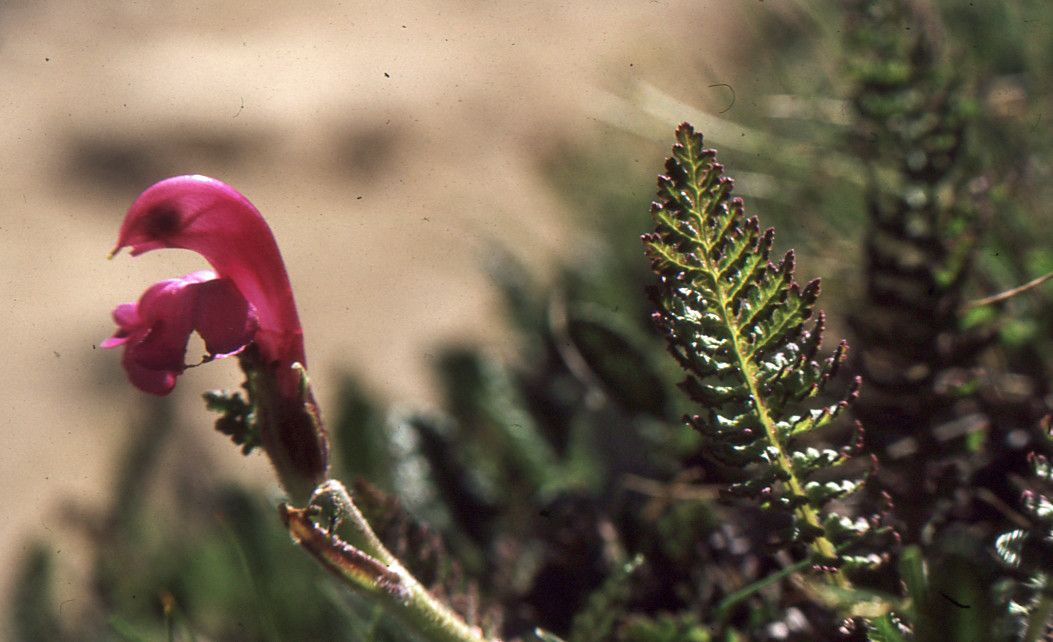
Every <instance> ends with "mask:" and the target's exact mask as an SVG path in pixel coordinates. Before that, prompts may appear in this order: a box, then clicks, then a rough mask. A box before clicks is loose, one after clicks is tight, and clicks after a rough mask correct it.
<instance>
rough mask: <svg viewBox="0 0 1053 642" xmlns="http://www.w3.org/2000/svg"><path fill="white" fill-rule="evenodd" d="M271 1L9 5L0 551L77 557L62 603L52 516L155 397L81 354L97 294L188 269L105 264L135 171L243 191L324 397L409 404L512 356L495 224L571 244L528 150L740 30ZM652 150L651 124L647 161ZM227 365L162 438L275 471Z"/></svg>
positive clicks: (98, 504)
mask: <svg viewBox="0 0 1053 642" xmlns="http://www.w3.org/2000/svg"><path fill="white" fill-rule="evenodd" d="M263 6H265V5H264V4H262V3H228V2H219V1H216V0H206V1H203V2H190V3H165V2H151V1H143V2H134V1H131V0H127V1H123V2H116V1H108V2H78V1H69V0H66V1H57V0H56V1H38V2H29V1H25V2H18V1H8V2H5V3H2V4H0V116H2V117H0V144H2V146H3V150H4V153H3V154H2V155H0V248H2V251H0V261H2V265H3V269H2V272H0V274H2V280H0V288H2V294H3V297H4V301H5V304H6V305H5V315H4V325H5V327H6V336H7V337H8V341H7V346H6V350H5V356H6V363H5V367H4V368H3V369H2V370H0V378H2V383H0V417H2V419H0V421H2V422H3V426H2V428H0V487H2V488H3V489H4V491H5V500H4V502H3V506H4V510H5V512H6V514H5V519H3V520H2V521H0V568H5V569H10V568H12V567H13V565H14V563H15V562H16V560H17V558H18V555H19V553H20V552H21V551H23V550H25V548H26V546H27V543H28V542H29V541H30V540H31V539H34V538H47V539H48V540H49V541H51V542H53V543H54V546H55V548H56V550H59V551H61V550H65V551H66V553H65V555H63V554H62V553H60V554H59V559H60V561H64V564H63V566H64V568H65V570H64V575H63V577H64V578H66V579H65V580H64V582H63V583H62V584H61V585H60V586H59V595H58V598H59V599H60V600H63V601H66V600H70V601H74V602H71V603H70V607H71V608H76V604H75V600H76V599H77V596H78V594H79V591H80V589H79V584H78V582H79V580H81V579H83V577H82V574H83V572H84V571H83V569H81V568H80V567H81V566H82V564H81V565H79V564H78V561H77V560H78V557H77V555H76V551H77V550H78V542H82V541H83V540H82V539H79V538H78V536H77V534H76V533H74V532H71V531H72V530H73V526H72V520H70V519H68V515H69V514H70V511H72V510H74V509H77V510H87V511H89V512H90V511H92V510H99V509H101V508H103V507H104V506H105V505H106V501H107V498H108V492H109V487H110V484H111V482H112V477H113V474H114V473H113V465H114V462H115V461H116V456H117V455H118V454H119V453H120V450H121V446H122V444H123V443H124V442H125V440H126V438H127V435H128V431H129V430H130V429H131V428H130V426H131V425H133V423H134V422H135V421H136V420H137V419H140V418H142V417H143V416H145V415H146V412H145V410H146V406H145V404H147V403H150V400H149V399H147V398H146V397H145V395H142V394H141V393H139V392H137V391H136V390H134V389H133V388H132V387H131V386H130V385H127V384H126V382H125V380H124V376H123V372H122V371H121V370H120V367H119V354H117V353H116V352H112V353H111V352H103V351H101V350H98V349H96V346H97V344H98V342H99V341H100V340H101V339H103V338H104V337H106V336H108V334H109V333H110V332H111V330H112V324H111V322H110V319H109V312H110V310H111V309H112V308H113V307H114V305H116V304H117V303H119V302H122V301H130V300H134V299H135V298H137V297H138V295H139V294H140V293H141V292H142V290H143V289H145V288H146V287H147V286H148V285H149V284H151V283H153V282H154V281H156V280H159V279H161V278H165V277H169V276H174V275H181V274H185V273H187V272H189V271H192V270H194V269H199V268H201V267H203V264H202V261H201V260H200V259H199V257H197V256H194V255H191V254H189V253H180V252H157V253H152V254H148V255H146V256H143V257H140V258H137V259H134V260H133V259H130V258H129V257H128V256H127V255H122V256H118V257H117V258H115V259H114V260H113V261H107V260H106V253H107V252H108V251H109V249H110V248H111V247H112V245H113V241H114V239H115V235H116V231H117V227H118V225H119V223H120V220H121V217H122V215H123V212H124V209H125V208H126V207H127V206H128V204H130V203H131V201H132V200H133V199H134V197H135V196H136V194H137V193H138V192H139V191H141V190H142V189H144V188H145V187H147V186H148V185H149V184H150V183H152V182H153V181H155V180H158V179H160V178H164V177H166V176H170V175H174V174H182V173H203V174H209V175H212V176H215V177H217V178H220V179H222V180H225V181H227V182H229V183H230V184H232V185H234V186H236V187H237V188H238V189H239V190H241V191H242V192H244V193H245V194H246V195H247V196H248V197H249V198H250V199H251V200H252V201H253V202H254V203H255V204H256V205H257V206H258V207H259V209H260V210H261V211H262V212H263V213H264V215H265V216H267V217H268V220H269V221H270V223H271V225H272V226H273V228H274V231H275V235H276V236H277V238H278V240H279V243H280V244H281V246H282V250H283V252H284V255H285V260H286V264H287V266H288V269H289V272H290V274H291V275H292V280H293V282H294V289H295V291H296V294H297V297H298V301H299V305H300V308H301V315H302V319H303V323H304V327H305V333H306V337H307V350H308V354H309V356H310V360H311V363H310V367H311V373H312V379H313V382H314V385H315V387H316V390H317V392H318V394H319V396H320V399H321V401H322V403H323V408H325V407H332V406H333V403H332V397H333V394H334V393H335V389H336V387H337V383H338V382H339V376H340V373H342V372H352V373H355V374H356V375H358V376H360V377H361V378H362V379H363V380H364V381H365V382H366V383H367V384H368V385H369V386H371V387H372V388H373V389H374V390H375V391H376V392H377V393H379V394H381V395H383V396H384V397H385V398H387V399H389V400H392V401H397V402H398V403H399V404H403V405H406V406H410V407H412V406H422V405H426V404H428V403H429V401H430V400H431V393H430V391H429V387H428V384H429V382H428V377H427V363H428V360H429V358H430V353H429V350H430V349H433V348H434V346H436V345H437V344H439V343H442V342H444V341H448V340H454V339H461V340H464V339H469V338H471V339H475V340H480V341H484V342H486V343H487V344H488V345H491V346H493V348H494V349H495V350H497V351H501V350H503V348H502V342H501V339H502V331H501V329H500V324H498V323H495V320H496V319H497V316H496V314H495V311H494V304H495V299H494V295H493V293H492V291H491V289H490V288H489V286H488V283H487V278H486V276H485V274H484V271H483V270H482V269H481V266H482V265H483V264H484V263H485V261H486V259H487V257H488V256H490V255H492V254H493V253H494V244H495V243H498V242H499V243H502V244H504V245H505V246H506V247H508V248H509V249H511V250H512V251H513V252H514V253H515V254H517V255H519V256H520V257H522V258H523V259H525V260H526V261H527V262H528V263H529V264H531V265H533V266H534V267H535V268H536V269H538V270H541V271H543V270H544V266H546V265H551V263H552V261H553V260H554V259H555V258H557V257H560V256H564V257H568V256H569V255H570V253H569V252H568V251H567V250H565V249H563V248H565V247H566V241H567V239H570V238H574V234H575V232H574V221H573V214H572V213H571V212H570V211H569V210H568V206H567V204H566V203H565V202H563V201H562V200H561V199H560V198H559V197H558V196H557V195H556V194H555V193H554V192H553V190H552V188H551V187H550V186H549V185H548V183H547V182H546V180H545V177H544V176H542V174H541V173H540V171H539V166H540V164H541V161H542V160H543V159H545V158H547V157H549V156H550V155H551V154H553V153H556V151H557V150H558V149H561V148H562V147H561V146H563V145H565V144H566V143H567V141H570V142H571V143H573V142H583V141H586V140H589V139H590V137H592V136H594V135H595V133H596V132H597V131H603V127H604V125H603V124H602V123H598V122H597V118H596V117H595V113H596V110H595V105H596V104H597V103H598V102H601V101H602V100H605V99H606V98H605V97H606V96H609V95H610V94H611V92H613V93H617V92H620V91H623V90H625V88H627V87H630V86H632V83H634V82H636V81H647V82H651V83H656V84H660V85H662V84H663V83H664V86H665V87H666V88H667V89H668V90H670V91H671V92H673V93H680V94H681V95H686V96H696V95H698V93H699V92H698V91H696V90H694V89H692V90H689V91H684V92H678V88H677V84H676V81H675V80H674V79H675V78H676V74H677V69H678V67H679V66H681V65H683V67H684V69H685V70H686V72H687V73H689V74H691V73H696V72H697V71H698V69H699V68H700V67H701V66H704V67H705V68H707V69H713V68H714V67H719V66H720V60H721V55H722V54H721V52H722V51H730V50H733V49H734V46H735V35H734V30H731V31H729V27H728V25H729V24H730V25H731V26H732V27H734V26H735V25H734V23H735V20H736V18H734V16H733V15H732V13H733V12H730V11H729V10H728V9H727V6H728V5H727V3H725V2H724V1H723V0H715V1H712V2H705V1H699V0H693V1H677V2H611V3H608V2H586V3H573V2H571V3H557V2H469V1H465V0H461V1H459V2H430V3H429V2H412V3H410V2H385V3H368V2H360V3H351V2H344V3H340V2H324V1H323V2H315V3H309V4H303V3H288V4H285V5H282V4H275V3H267V4H266V7H267V9H266V11H261V10H259V9H258V7H263ZM308 6H309V7H310V9H309V10H308V9H307V8H306V7H308ZM762 6H763V5H762ZM703 61H704V62H703ZM700 78H701V76H700ZM681 82H682V81H681ZM700 82H702V81H700ZM721 99H722V98H721ZM742 99H743V96H742V95H741V93H740V96H739V100H742ZM667 125H668V127H667V129H668V131H671V126H672V123H664V124H662V126H663V127H666V126H667ZM667 146H668V142H667V141H666V140H664V139H659V140H645V139H642V138H641V139H640V147H641V150H642V152H641V153H642V154H646V158H652V157H653V158H658V157H660V156H661V155H662V154H664V153H665V150H666V148H667ZM645 187H646V188H648V189H649V188H650V185H647V186H645ZM641 215H642V216H643V215H645V214H644V213H643V212H641ZM193 354H194V353H191V355H193ZM188 358H192V357H188ZM238 377H239V373H238V372H237V370H236V365H235V364H233V363H221V364H212V365H210V366H209V367H206V368H200V369H193V370H190V371H188V373H187V374H186V375H185V376H183V377H182V378H181V380H180V383H179V386H178V387H177V389H176V392H175V393H174V400H175V402H176V404H177V407H178V408H179V409H180V413H179V423H180V427H179V430H178V435H176V436H175V437H174V438H173V441H172V442H171V447H172V449H173V450H175V451H179V452H182V453H188V452H189V453H201V454H202V456H201V462H203V463H200V464H199V465H200V467H201V475H202V476H211V477H214V478H216V479H217V480H221V479H227V478H231V477H237V478H241V479H246V478H252V479H257V480H259V481H260V483H261V484H270V483H271V482H270V475H269V471H268V468H267V464H266V462H265V460H264V459H263V458H262V457H259V456H254V457H250V458H242V457H240V456H239V455H238V454H237V452H236V449H234V448H231V447H229V445H228V444H227V443H225V440H224V438H222V437H221V436H219V435H216V434H215V433H214V432H213V431H212V429H211V418H210V417H209V416H208V414H207V413H206V412H205V411H204V409H203V407H202V404H201V403H200V401H199V396H200V394H201V392H203V391H204V390H206V389H208V388H213V387H234V386H236V385H237V384H238V383H239V382H240V379H239V378H238ZM204 462H208V463H204ZM144 492H145V491H144ZM81 548H82V547H81ZM78 569H80V570H79V571H78ZM0 590H2V592H3V594H2V595H0V597H4V596H6V595H7V591H9V590H10V587H9V586H7V582H6V581H5V583H4V587H3V589H0Z"/></svg>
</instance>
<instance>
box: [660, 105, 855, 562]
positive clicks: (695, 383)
mask: <svg viewBox="0 0 1053 642" xmlns="http://www.w3.org/2000/svg"><path fill="white" fill-rule="evenodd" d="M676 139H677V143H676V145H675V146H674V147H673V155H672V157H670V159H669V160H668V161H667V162H666V167H665V171H666V173H665V175H663V176H661V177H659V180H658V201H656V202H655V203H654V204H653V206H652V208H651V213H652V216H653V217H654V220H655V223H656V225H657V230H656V232H655V233H654V234H649V235H646V236H645V237H644V243H645V245H646V247H647V253H648V256H649V257H650V258H651V262H652V266H653V269H654V271H655V273H656V274H657V275H658V279H659V284H658V286H657V288H655V289H654V290H653V293H652V296H653V298H654V301H655V303H656V305H657V307H658V312H657V313H656V315H655V319H656V322H657V323H658V325H659V327H660V329H661V330H662V331H663V332H664V333H665V335H666V338H667V340H668V342H669V348H670V352H671V353H672V354H673V356H674V357H675V358H676V360H677V362H679V363H680V365H681V366H682V367H683V368H684V369H685V370H686V371H687V373H688V378H687V380H686V381H685V382H684V383H683V384H682V387H683V389H684V390H685V391H686V392H687V393H688V394H689V395H690V396H691V397H692V398H693V399H694V400H695V401H696V402H698V403H699V404H700V405H702V406H703V407H704V408H706V412H705V414H704V415H695V416H692V417H689V419H688V421H689V423H690V424H691V425H692V426H693V427H694V428H695V429H696V430H698V431H699V432H700V433H701V434H702V436H703V437H704V439H705V443H706V452H707V454H709V455H710V456H712V457H714V458H716V459H718V460H719V461H721V462H722V463H724V464H726V465H729V466H737V467H745V466H752V467H753V470H752V471H751V472H750V477H749V479H748V480H746V481H742V482H738V483H735V484H734V485H732V487H731V489H730V491H731V492H732V493H734V494H739V495H744V496H749V497H755V498H758V499H760V501H761V502H762V505H763V506H764V507H766V508H771V509H775V510H781V511H785V512H787V513H789V514H791V515H792V519H793V523H792V526H791V528H790V529H789V530H788V533H787V535H788V539H789V540H790V541H796V542H804V543H808V544H810V545H811V548H812V550H813V552H814V553H815V555H816V556H817V558H818V561H819V563H824V564H835V563H837V562H838V561H839V559H838V555H837V552H836V550H835V548H834V546H835V544H836V542H834V541H831V538H832V537H833V536H834V535H839V536H840V535H844V536H853V535H854V534H855V533H852V532H851V531H852V530H853V529H851V528H845V529H837V528H836V526H838V525H841V524H844V523H845V522H843V521H842V520H841V518H840V517H839V516H837V515H836V514H833V513H829V514H828V513H825V512H824V506H825V505H826V504H827V502H829V501H831V500H834V499H840V498H843V497H845V496H847V495H849V494H851V493H852V492H854V491H855V490H856V489H857V488H858V487H859V482H857V481H854V480H850V479H840V480H831V479H824V480H818V479H815V478H814V475H815V474H816V473H817V472H819V471H825V470H826V469H830V468H832V467H834V466H837V465H840V464H841V463H843V462H844V461H845V460H846V459H847V458H848V456H849V455H850V451H849V450H830V449H818V448H814V447H797V446H795V441H796V440H798V439H799V438H800V437H801V436H803V435H806V434H808V433H811V432H812V431H815V430H817V429H819V428H822V427H823V426H826V425H827V424H829V423H830V422H831V421H832V420H833V419H834V418H835V417H836V416H837V415H839V414H840V413H841V412H842V411H843V410H844V409H845V408H846V407H847V405H848V403H849V402H850V401H851V400H852V399H854V398H855V396H856V394H857V388H858V381H857V382H855V383H853V385H852V386H850V388H849V390H848V392H847V394H846V395H845V396H844V397H843V398H842V399H841V400H840V401H837V402H836V403H833V404H829V405H821V406H819V407H815V408H808V407H804V408H802V407H801V406H800V405H799V404H800V403H801V402H802V401H804V400H807V399H809V398H812V397H815V396H816V395H817V394H818V393H819V392H820V391H821V390H822V389H823V387H824V386H825V385H826V383H827V381H828V380H829V379H830V378H831V377H832V376H833V375H834V374H835V372H836V370H837V367H838V365H839V364H840V363H841V361H842V359H843V358H844V353H845V349H846V344H845V343H844V342H842V343H841V344H840V345H839V346H838V347H837V349H836V350H835V352H834V355H833V356H832V357H830V358H828V359H826V360H823V361H821V362H820V361H819V360H817V352H818V349H819V345H820V342H821V340H822V331H823V326H824V319H823V316H822V314H820V315H818V317H817V319H816V320H815V322H814V323H813V324H812V326H811V329H810V330H809V329H805V323H806V322H807V321H808V320H809V319H810V318H811V317H812V310H813V307H814V305H815V302H816V299H817V298H818V295H819V282H818V280H815V281H812V282H810V283H809V284H808V285H806V286H804V287H803V288H802V287H800V286H799V285H798V284H797V283H796V282H794V280H793V268H794V255H793V252H792V251H791V252H787V254H786V255H785V257H784V258H783V259H782V260H781V261H780V262H779V263H778V264H777V265H775V264H772V263H771V262H769V260H768V258H769V253H770V251H771V247H772V242H773V240H774V231H773V230H771V229H769V230H767V231H765V232H761V228H760V224H759V223H758V221H757V219H756V218H749V219H747V218H745V215H744V214H743V204H742V200H741V199H738V198H732V197H731V195H730V192H731V187H732V181H731V180H730V179H729V178H727V177H725V176H724V175H723V170H724V168H723V166H722V165H720V164H719V163H717V162H716V160H715V156H716V154H715V152H714V151H713V150H708V149H705V148H704V147H703V145H702V136H701V135H700V134H697V133H695V131H694V129H693V128H692V127H691V126H690V125H688V124H686V123H685V124H683V125H681V126H680V127H679V129H677V133H676ZM832 527H833V528H832ZM861 530H866V527H865V526H864V527H863V528H862V529H861Z"/></svg>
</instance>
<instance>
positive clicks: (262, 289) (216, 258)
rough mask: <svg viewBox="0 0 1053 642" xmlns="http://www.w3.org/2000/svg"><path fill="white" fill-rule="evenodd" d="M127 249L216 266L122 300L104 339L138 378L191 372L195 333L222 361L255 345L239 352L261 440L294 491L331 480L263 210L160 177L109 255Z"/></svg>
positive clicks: (150, 380)
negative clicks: (187, 256)
mask: <svg viewBox="0 0 1053 642" xmlns="http://www.w3.org/2000/svg"><path fill="white" fill-rule="evenodd" d="M124 247H130V248H131V251H132V256H137V255H139V254H142V253H143V252H148V251H150V250H156V249H160V248H182V249H187V250H192V251H194V252H197V253H198V254H200V255H202V256H203V257H205V259H206V260H207V261H208V262H209V263H210V264H211V265H212V268H213V269H214V272H209V271H202V272H194V273H193V274H189V275H187V276H185V277H183V278H179V279H168V280H165V281H161V282H160V283H157V284H155V285H153V286H152V287H150V288H149V289H148V290H147V291H146V292H145V293H144V294H143V296H142V297H141V298H140V299H139V301H138V303H126V304H123V305H120V306H118V307H117V309H116V310H114V312H113V318H114V321H116V322H117V326H118V329H117V332H116V333H115V334H114V335H113V336H112V337H111V338H109V339H107V340H106V341H105V342H103V347H115V346H119V345H121V346H124V357H123V364H124V368H125V370H126V371H127V373H128V377H129V379H130V380H131V381H132V383H133V384H135V385H136V386H137V387H138V388H140V389H142V390H145V391H146V392H151V393H154V394H167V393H168V392H169V391H171V389H172V387H173V386H174V385H175V379H176V376H178V375H179V374H181V373H182V372H183V371H184V370H185V369H186V367H187V366H186V365H185V364H184V362H183V360H184V358H185V352H186V345H187V340H188V338H189V336H190V334H191V332H193V331H197V332H198V334H200V335H201V337H202V338H203V339H204V340H205V347H206V348H207V349H208V351H209V353H210V355H211V356H213V357H221V356H227V355H229V354H232V353H236V352H239V351H242V349H243V348H252V349H251V350H249V349H245V350H244V352H240V359H241V362H242V367H243V369H245V371H246V373H247V374H248V375H249V377H248V379H249V383H250V385H251V387H252V389H250V391H249V392H250V394H251V396H252V398H253V399H252V401H253V403H254V408H255V413H254V416H255V424H256V425H257V426H258V428H259V431H260V437H261V441H262V443H263V447H264V449H265V450H266V451H267V454H268V455H269V456H270V458H271V461H272V462H273V463H274V466H275V468H276V469H277V471H278V475H279V477H280V478H281V480H282V483H283V484H284V485H285V487H286V489H287V490H288V491H289V492H290V493H291V494H293V495H301V496H302V495H303V494H304V493H305V492H306V493H308V494H309V492H310V490H311V489H312V488H313V487H314V486H315V485H317V484H318V483H320V482H321V481H322V480H324V479H325V474H326V472H327V458H328V443H327V440H326V435H325V429H324V428H323V426H322V423H321V419H320V418H319V415H318V409H317V405H316V404H315V401H314V397H313V396H312V394H311V391H310V388H309V387H308V386H307V384H306V379H305V375H304V368H306V365H307V363H306V356H305V354H304V346H303V330H302V329H301V327H300V320H299V316H298V315H297V313H296V303H295V301H294V300H293V293H292V287H291V286H290V284H289V277H288V275H287V274H286V272H285V264H284V263H283V262H282V257H281V253H280V252H279V251H278V245H277V243H275V241H274V236H273V235H272V234H271V230H270V228H269V227H268V226H267V223H266V222H265V221H264V220H263V216H261V215H260V213H259V211H258V210H257V209H256V208H255V207H254V206H253V205H252V203H250V202H249V201H248V199H246V198H245V197H244V196H242V195H241V194H240V193H238V191H237V190H235V189H234V188H232V187H230V186H229V185H226V184H225V183H222V182H220V181H217V180H215V179H212V178H207V177H205V176H177V177H175V178H169V179H166V180H163V181H161V182H160V183H157V184H155V185H153V186H152V187H150V188H148V189H147V190H146V191H145V192H143V193H142V194H140V195H139V198H137V199H136V200H135V202H134V203H132V206H131V207H130V208H129V209H128V213H127V214H126V215H125V218H124V223H123V224H122V225H121V230H120V234H119V236H118V239H117V246H116V247H115V248H114V249H113V252H112V254H116V253H117V252H118V251H120V250H121V248H124ZM112 254H111V255H112ZM294 364H299V366H300V367H294Z"/></svg>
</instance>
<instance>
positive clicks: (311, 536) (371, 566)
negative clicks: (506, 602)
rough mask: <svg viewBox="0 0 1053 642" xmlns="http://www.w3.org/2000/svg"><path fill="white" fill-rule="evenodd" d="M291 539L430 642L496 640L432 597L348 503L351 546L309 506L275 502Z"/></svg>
mask: <svg viewBox="0 0 1053 642" xmlns="http://www.w3.org/2000/svg"><path fill="white" fill-rule="evenodd" d="M278 510H279V512H280V514H281V518H282V521H283V522H284V523H285V526H286V528H287V529H288V530H289V534H290V535H291V536H292V538H293V541H295V542H296V543H297V544H299V545H300V547H301V548H303V549H304V550H305V551H307V552H308V553H309V554H310V555H311V556H312V557H314V558H315V560H316V561H317V562H318V563H319V564H321V565H322V566H323V567H324V568H325V569H326V570H328V571H329V572H331V573H332V574H333V575H335V576H336V577H337V578H338V579H340V580H341V581H342V582H343V583H344V584H346V585H347V586H349V587H351V588H352V589H354V590H355V591H357V592H359V593H360V594H362V595H364V596H365V597H367V598H369V599H370V600H372V601H374V602H376V603H378V604H381V605H383V606H384V607H385V608H386V609H387V611H388V612H389V613H390V614H391V615H393V616H395V617H396V618H397V619H398V620H399V621H400V622H401V623H402V624H403V625H404V626H406V627H407V628H408V629H410V630H412V631H413V632H414V633H416V634H417V635H418V636H420V637H421V638H422V639H424V640H428V641H430V642H499V641H498V640H496V639H495V638H491V639H490V640H488V639H487V638H485V637H483V634H482V632H481V631H480V630H479V629H478V628H477V627H472V626H469V625H468V624H467V623H466V622H465V621H464V620H463V619H461V617H460V616H458V615H457V614H456V613H454V612H453V611H452V610H450V609H449V607H447V606H446V605H444V604H442V603H441V602H440V601H439V600H437V599H435V597H434V596H432V595H431V594H430V593H428V591H427V589H425V588H424V586H422V585H421V583H420V582H418V581H417V579H416V578H414V577H413V576H412V575H411V574H410V573H409V571H407V570H406V568H405V567H404V566H403V565H402V564H401V563H400V562H399V561H398V560H397V559H396V558H395V556H394V555H392V554H391V552H390V551H389V550H388V549H387V547H385V546H384V544H383V543H381V541H380V539H379V538H378V537H377V535H376V533H374V532H373V529H372V528H371V527H370V526H369V523H368V522H366V520H365V518H364V517H363V516H362V513H361V512H360V511H359V510H358V507H356V506H355V505H354V504H353V503H352V504H351V510H350V511H349V514H348V515H345V516H344V518H345V519H347V520H348V522H349V524H350V526H351V532H352V533H353V535H352V536H351V539H352V540H353V542H354V545H352V543H349V542H345V541H343V540H341V539H340V538H339V537H337V536H335V535H334V534H330V533H326V532H325V531H324V530H322V529H321V528H320V527H319V526H318V525H317V524H315V523H314V522H313V521H312V520H311V519H310V517H309V514H310V511H309V510H305V509H299V508H292V507H290V506H287V505H285V504H282V505H281V506H279V507H278Z"/></svg>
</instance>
